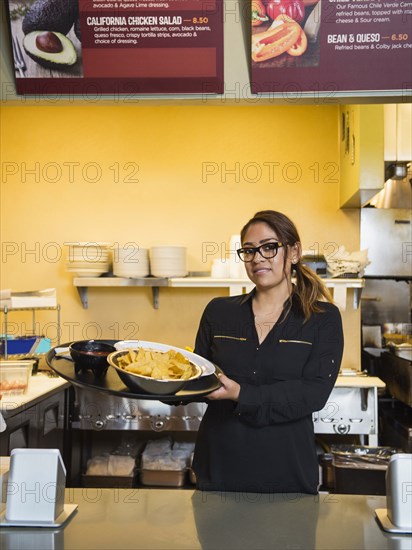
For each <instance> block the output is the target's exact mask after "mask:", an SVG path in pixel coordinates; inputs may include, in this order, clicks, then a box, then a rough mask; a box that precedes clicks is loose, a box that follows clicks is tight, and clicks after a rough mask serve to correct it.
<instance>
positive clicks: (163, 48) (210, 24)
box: [8, 0, 223, 97]
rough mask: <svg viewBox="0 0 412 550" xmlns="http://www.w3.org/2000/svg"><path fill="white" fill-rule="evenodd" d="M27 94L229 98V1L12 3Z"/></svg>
mask: <svg viewBox="0 0 412 550" xmlns="http://www.w3.org/2000/svg"><path fill="white" fill-rule="evenodd" d="M8 6H9V14H10V24H11V35H12V41H13V55H14V63H15V70H16V90H17V93H19V94H36V95H45V94H54V93H60V94H69V95H71V94H84V95H85V96H87V97H92V96H93V97H94V96H98V95H99V94H119V95H120V94H124V95H126V96H130V97H131V96H134V95H135V94H157V93H159V94H168V93H175V94H176V93H182V94H187V93H195V94H197V93H199V94H220V93H223V2H222V1H221V0H166V1H156V0H151V1H146V0H142V1H140V0H124V1H119V0H8Z"/></svg>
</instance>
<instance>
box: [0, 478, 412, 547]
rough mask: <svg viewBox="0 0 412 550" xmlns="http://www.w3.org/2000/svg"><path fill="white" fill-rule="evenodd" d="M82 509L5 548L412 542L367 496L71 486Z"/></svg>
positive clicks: (72, 499)
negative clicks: (386, 526) (388, 528)
mask: <svg viewBox="0 0 412 550" xmlns="http://www.w3.org/2000/svg"><path fill="white" fill-rule="evenodd" d="M66 502H67V503H71V504H73V503H75V504H78V510H77V512H75V514H74V515H73V516H72V517H71V518H70V519H69V520H68V522H67V523H66V524H64V526H63V527H61V528H60V529H45V528H38V529H32V528H9V527H7V528H4V529H2V532H1V535H0V543H1V548H2V550H17V549H23V548H25V549H33V548H41V549H42V550H47V549H54V550H60V549H65V550H78V549H84V550H86V549H90V550H91V549H93V550H97V549H99V550H103V549H113V548H116V549H118V550H126V549H132V548H134V549H144V550H151V549H156V550H160V549H163V550H175V549H179V550H180V549H185V550H196V549H199V548H203V549H211V550H215V549H216V550H222V549H228V550H234V549H244V550H250V549H252V548H253V549H256V550H264V549H276V548H281V549H283V550H285V549H294V550H297V549H325V550H326V549H327V550H333V549H336V550H337V549H339V550H344V549H350V550H355V549H356V550H360V549H363V548H364V549H371V550H372V549H374V550H378V549H382V548H386V549H388V548H391V549H395V548H396V549H399V550H410V548H411V545H412V538H411V537H409V536H407V535H390V534H388V533H385V532H384V531H382V530H381V529H380V527H379V525H378V523H377V521H376V520H375V515H374V510H375V509H376V508H385V507H386V498H385V497H380V496H365V495H331V494H322V493H321V494H320V495H318V496H313V495H304V496H302V495H300V496H297V495H292V494H289V495H286V494H285V495H281V494H272V495H262V494H254V493H202V492H199V491H188V490H178V489H163V490H162V489H66Z"/></svg>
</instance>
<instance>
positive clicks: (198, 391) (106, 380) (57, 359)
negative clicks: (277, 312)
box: [46, 340, 221, 403]
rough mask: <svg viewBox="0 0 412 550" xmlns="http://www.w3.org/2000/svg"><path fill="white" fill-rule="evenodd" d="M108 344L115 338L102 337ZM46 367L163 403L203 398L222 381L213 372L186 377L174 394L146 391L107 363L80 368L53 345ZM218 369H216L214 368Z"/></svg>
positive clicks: (85, 383) (77, 381)
mask: <svg viewBox="0 0 412 550" xmlns="http://www.w3.org/2000/svg"><path fill="white" fill-rule="evenodd" d="M104 341H105V342H107V343H108V344H115V343H116V342H117V340H104ZM70 343H71V342H69V343H67V344H60V345H59V346H57V347H58V348H66V347H69V345H70ZM46 362H47V364H48V365H49V367H50V368H51V369H52V370H53V371H54V372H55V373H56V374H58V375H59V376H61V377H62V378H64V379H65V380H67V381H68V382H70V383H71V384H73V385H75V386H82V387H86V388H89V389H94V390H96V391H100V392H105V393H111V394H113V395H117V396H119V397H128V398H131V399H151V400H154V401H162V402H163V403H174V402H176V401H179V402H183V403H184V402H190V401H203V399H202V398H204V397H206V396H207V395H208V394H209V393H211V392H212V391H214V390H217V389H218V388H220V386H221V384H220V382H219V380H218V377H217V376H216V374H210V375H209V376H202V377H200V378H198V379H197V380H189V381H188V382H187V383H186V384H185V386H184V387H183V388H182V389H180V390H179V391H178V392H176V393H174V394H167V395H156V394H152V393H146V392H140V393H137V392H134V391H132V390H131V389H129V388H128V387H127V386H125V384H124V383H123V382H122V381H121V380H120V378H119V375H118V374H117V372H116V369H115V368H113V367H111V366H110V365H109V364H108V369H107V371H106V372H105V373H103V374H99V375H95V374H94V373H93V372H92V371H91V370H80V369H79V368H78V367H77V366H76V363H75V362H74V361H73V360H72V359H69V358H67V357H63V356H60V355H56V348H52V349H51V350H50V351H49V352H48V353H47V355H46ZM217 370H218V372H219V369H217Z"/></svg>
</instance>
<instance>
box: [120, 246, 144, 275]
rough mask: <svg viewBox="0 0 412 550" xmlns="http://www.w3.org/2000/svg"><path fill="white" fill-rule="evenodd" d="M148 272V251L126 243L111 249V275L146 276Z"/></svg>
mask: <svg viewBox="0 0 412 550" xmlns="http://www.w3.org/2000/svg"><path fill="white" fill-rule="evenodd" d="M149 273H150V268H149V251H148V249H147V248H140V247H139V246H137V245H133V244H132V243H128V244H127V245H125V246H124V247H123V248H119V247H117V246H116V248H115V249H113V275H115V276H116V277H129V278H136V277H147V276H148V275H149Z"/></svg>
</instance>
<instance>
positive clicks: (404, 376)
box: [376, 351, 412, 407]
mask: <svg viewBox="0 0 412 550" xmlns="http://www.w3.org/2000/svg"><path fill="white" fill-rule="evenodd" d="M376 374H377V375H378V376H379V378H381V379H382V380H383V381H384V382H385V384H386V389H387V391H388V392H389V393H390V395H392V397H395V398H396V399H398V400H399V401H402V403H405V404H406V405H408V406H409V407H412V362H411V361H410V360H408V359H404V358H403V357H398V356H397V355H395V354H394V353H392V352H389V351H386V352H384V353H382V355H381V360H380V362H379V363H378V365H377V370H376Z"/></svg>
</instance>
